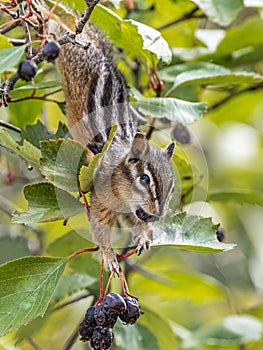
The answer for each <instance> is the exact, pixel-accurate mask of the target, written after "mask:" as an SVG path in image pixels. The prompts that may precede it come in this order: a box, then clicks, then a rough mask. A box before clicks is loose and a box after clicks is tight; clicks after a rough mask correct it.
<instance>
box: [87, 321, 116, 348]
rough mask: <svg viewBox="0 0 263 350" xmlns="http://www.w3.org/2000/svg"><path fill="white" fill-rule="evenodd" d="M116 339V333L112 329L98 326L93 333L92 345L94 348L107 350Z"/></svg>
mask: <svg viewBox="0 0 263 350" xmlns="http://www.w3.org/2000/svg"><path fill="white" fill-rule="evenodd" d="M113 339H114V335H113V332H112V330H111V329H109V328H103V327H101V326H97V327H96V328H95V329H94V331H93V334H92V338H91V341H90V346H91V347H92V348H93V349H94V350H106V349H109V348H110V346H111V344H112V342H113Z"/></svg>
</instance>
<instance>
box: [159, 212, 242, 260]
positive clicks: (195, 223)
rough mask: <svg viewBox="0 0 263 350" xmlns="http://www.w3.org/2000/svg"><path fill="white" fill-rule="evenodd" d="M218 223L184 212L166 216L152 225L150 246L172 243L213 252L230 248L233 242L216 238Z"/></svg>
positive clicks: (178, 246)
mask: <svg viewBox="0 0 263 350" xmlns="http://www.w3.org/2000/svg"><path fill="white" fill-rule="evenodd" d="M217 227H218V225H214V224H213V223H212V220H211V218H200V217H199V216H186V213H185V212H182V213H180V214H177V215H175V216H173V217H166V218H165V219H163V220H161V221H160V222H159V223H156V224H155V226H154V234H153V242H152V246H160V245H173V246H175V247H177V248H182V249H186V250H191V251H196V252H204V253H213V252H214V253H215V252H223V251H227V250H231V249H233V248H234V247H235V244H225V243H221V242H219V241H218V240H217V238H216V230H217Z"/></svg>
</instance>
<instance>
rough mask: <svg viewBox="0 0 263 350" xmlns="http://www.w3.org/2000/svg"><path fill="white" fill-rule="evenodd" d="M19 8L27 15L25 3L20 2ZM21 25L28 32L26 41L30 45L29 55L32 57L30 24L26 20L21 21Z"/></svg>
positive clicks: (28, 47)
mask: <svg viewBox="0 0 263 350" xmlns="http://www.w3.org/2000/svg"><path fill="white" fill-rule="evenodd" d="M19 9H20V12H21V14H22V15H23V17H25V10H24V5H23V4H19ZM21 25H22V27H23V28H24V31H25V34H26V43H27V44H28V46H27V52H28V55H29V57H32V53H33V48H32V40H31V34H30V31H29V26H28V24H27V23H26V22H25V21H21Z"/></svg>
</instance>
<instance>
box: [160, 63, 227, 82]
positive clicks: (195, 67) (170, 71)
mask: <svg viewBox="0 0 263 350" xmlns="http://www.w3.org/2000/svg"><path fill="white" fill-rule="evenodd" d="M200 70H204V71H207V72H211V74H212V73H215V74H217V75H219V74H220V75H222V74H225V73H230V70H229V69H227V68H225V67H223V66H219V65H217V64H213V63H207V62H196V63H181V64H176V65H174V66H169V67H167V68H164V69H162V70H160V71H159V76H160V78H161V79H162V80H164V81H167V82H171V83H173V82H174V81H175V79H176V78H177V77H178V76H180V75H181V74H182V73H186V72H190V73H193V72H195V71H200Z"/></svg>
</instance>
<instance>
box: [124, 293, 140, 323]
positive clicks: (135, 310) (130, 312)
mask: <svg viewBox="0 0 263 350" xmlns="http://www.w3.org/2000/svg"><path fill="white" fill-rule="evenodd" d="M124 300H125V303H126V306H127V308H126V311H125V312H124V313H123V314H122V315H120V316H119V317H120V319H121V320H122V321H123V322H124V323H126V324H134V323H135V322H136V321H137V319H138V318H139V317H140V315H141V314H142V312H141V309H140V305H139V303H138V301H137V299H135V298H124Z"/></svg>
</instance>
